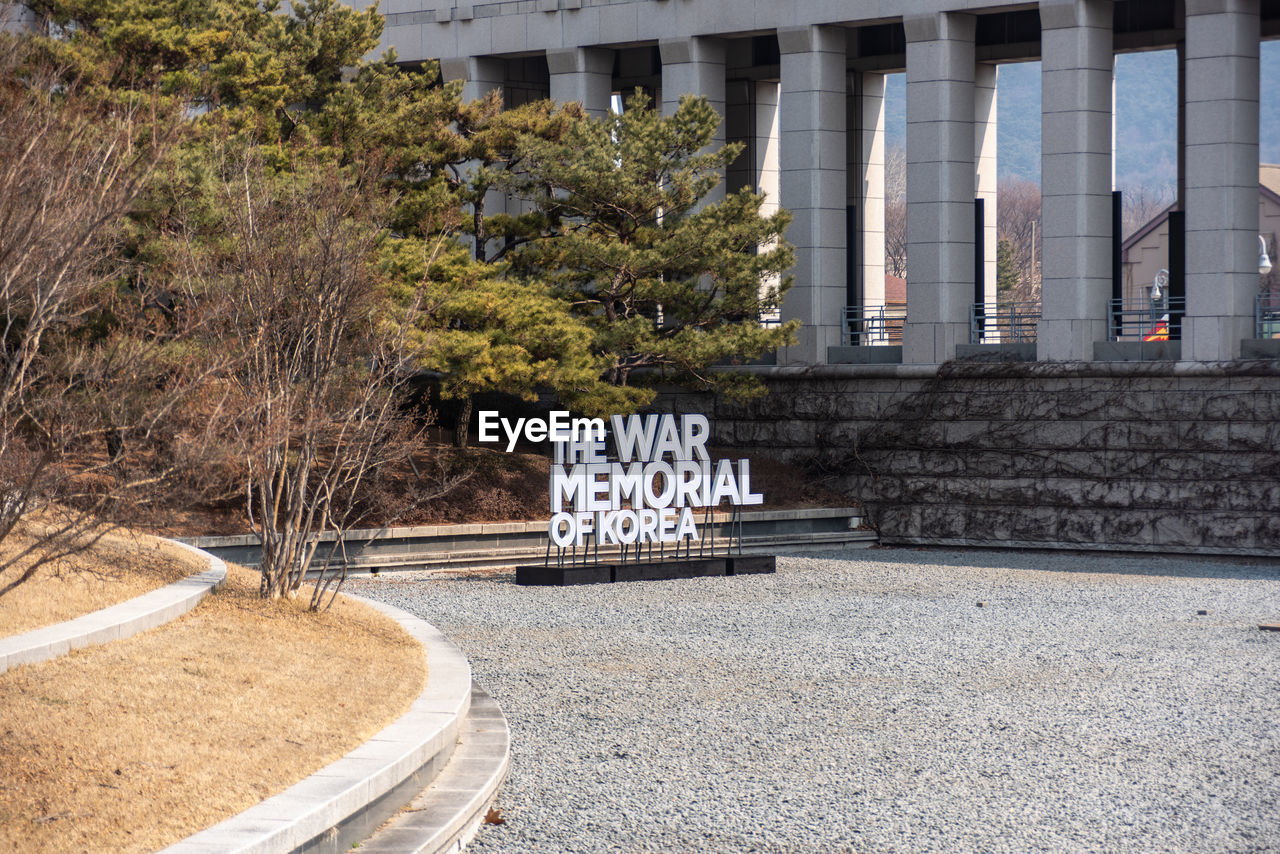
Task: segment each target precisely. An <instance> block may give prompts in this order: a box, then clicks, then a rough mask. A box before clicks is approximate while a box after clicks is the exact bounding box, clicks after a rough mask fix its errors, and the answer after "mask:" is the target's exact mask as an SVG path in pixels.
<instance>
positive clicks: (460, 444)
mask: <svg viewBox="0 0 1280 854" xmlns="http://www.w3.org/2000/svg"><path fill="white" fill-rule="evenodd" d="M471 406H472V399H471V395H467V396H466V397H464V398H463V399H462V408H461V409H459V410H458V420H457V421H455V422H454V423H453V446H454V447H455V448H465V447H466V446H467V427H468V426H470V424H471Z"/></svg>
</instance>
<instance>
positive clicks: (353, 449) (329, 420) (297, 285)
mask: <svg viewBox="0 0 1280 854" xmlns="http://www.w3.org/2000/svg"><path fill="white" fill-rule="evenodd" d="M224 178H225V181H224V183H223V185H222V190H221V195H222V202H223V203H224V204H225V206H226V222H227V228H228V231H229V237H230V239H231V241H230V246H229V249H228V250H227V252H226V253H225V254H224V255H223V256H222V257H220V258H218V259H217V260H216V261H214V262H213V263H212V265H211V267H210V271H209V274H210V276H211V278H212V279H213V280H214V281H216V282H218V283H220V286H221V289H222V291H223V293H224V294H225V295H226V296H227V298H228V299H229V300H230V309H229V313H228V315H227V323H226V328H225V329H224V330H223V331H222V333H221V336H220V337H219V339H218V342H220V343H221V346H226V347H229V348H231V349H233V350H234V351H235V352H236V354H237V357H238V359H237V368H236V370H234V371H233V372H232V373H231V374H230V377H229V382H230V386H231V389H232V395H233V398H234V399H235V401H236V402H237V404H238V406H237V408H238V411H237V412H236V413H235V417H234V418H233V419H228V421H227V422H226V430H227V435H228V437H230V439H231V441H232V443H233V447H234V448H235V451H236V453H239V454H241V455H242V456H243V459H244V460H245V463H246V465H247V470H248V476H247V480H246V483H245V490H246V498H247V508H248V514H249V521H250V525H251V528H252V530H253V532H254V533H255V534H256V535H257V536H258V537H259V538H260V539H261V541H262V561H261V573H262V581H261V592H262V595H263V596H267V597H271V598H277V597H280V596H294V595H296V594H297V592H298V590H299V589H300V588H301V586H302V584H303V582H304V580H305V579H306V576H307V574H308V572H314V573H315V574H316V579H315V585H314V587H313V589H312V593H311V602H310V607H311V608H312V609H321V608H325V607H328V604H329V603H331V602H332V601H333V596H336V595H337V592H338V589H339V588H340V587H341V585H342V581H343V579H344V578H345V561H344V560H342V559H341V556H340V555H337V556H335V555H333V554H332V553H331V552H329V551H325V552H324V553H323V554H322V555H321V556H320V558H317V550H318V547H319V545H320V537H319V535H320V533H321V532H335V533H336V535H337V537H338V540H339V542H340V541H341V538H342V535H343V534H344V533H345V532H346V531H348V530H350V528H351V527H352V525H353V523H354V522H355V521H357V519H358V498H359V494H360V491H361V488H362V486H363V485H365V484H366V482H367V481H368V480H369V479H370V478H371V477H372V476H374V475H375V474H376V473H377V472H378V471H379V470H381V469H382V468H383V467H385V466H388V465H391V464H393V463H399V462H407V461H408V460H409V459H410V458H411V455H412V453H413V452H414V451H415V450H416V449H417V448H418V439H419V431H418V430H417V428H415V427H414V425H413V423H412V421H411V420H410V419H408V418H407V417H406V416H404V415H403V414H402V409H401V402H402V394H401V392H402V386H403V383H404V381H405V374H404V373H403V372H402V371H401V366H402V348H401V346H400V345H401V342H400V340H399V339H398V334H399V333H397V332H396V331H395V328H394V325H393V324H389V323H387V322H386V318H385V316H384V314H383V305H382V302H381V291H380V289H379V285H380V283H379V281H378V279H377V275H376V270H375V264H374V261H375V257H374V256H375V252H376V250H377V248H378V246H379V244H380V242H381V241H383V240H385V239H387V232H386V230H385V229H384V228H383V227H382V224H383V223H384V222H385V221H386V217H387V215H388V213H389V209H390V201H389V200H388V199H387V198H386V197H385V194H384V192H383V191H382V190H381V189H379V188H378V181H377V170H376V168H373V167H369V168H367V169H364V170H360V171H358V172H356V173H354V174H343V173H341V172H339V171H338V170H337V168H336V167H304V166H298V167H297V169H296V171H294V172H290V173H286V174H284V175H272V174H270V172H269V171H268V170H267V169H265V168H264V167H263V166H262V165H261V164H260V162H259V161H258V159H257V157H256V156H255V154H254V153H253V152H252V151H250V152H249V153H247V154H246V155H245V156H243V157H237V158H233V159H230V160H228V161H227V162H226V165H225V169H224ZM326 594H329V595H328V597H327V598H326Z"/></svg>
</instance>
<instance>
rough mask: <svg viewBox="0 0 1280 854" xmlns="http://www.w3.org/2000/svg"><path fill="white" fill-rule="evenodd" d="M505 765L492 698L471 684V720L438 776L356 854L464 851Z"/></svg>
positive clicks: (503, 724)
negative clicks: (450, 757) (406, 808)
mask: <svg viewBox="0 0 1280 854" xmlns="http://www.w3.org/2000/svg"><path fill="white" fill-rule="evenodd" d="M510 765H511V733H510V731H509V729H508V728H507V719H506V718H505V717H503V714H502V710H501V709H500V708H498V704H497V703H496V702H495V701H494V699H493V698H492V697H490V696H489V695H488V693H486V692H485V690H484V689H483V688H481V687H480V686H479V685H477V684H476V683H474V682H473V683H471V714H469V715H468V716H467V722H466V726H465V727H463V733H462V737H461V738H460V739H459V741H458V749H457V750H456V751H455V752H454V754H453V759H451V760H450V761H449V764H448V765H447V766H445V769H444V770H443V771H442V772H441V773H440V776H439V777H437V778H436V779H435V782H433V783H432V784H431V785H430V786H428V787H427V788H426V789H424V790H423V791H422V793H421V794H419V795H418V797H416V798H414V800H413V802H412V803H410V804H409V808H408V810H406V811H404V812H401V813H400V814H399V815H397V816H396V817H395V818H393V819H392V820H391V821H389V822H387V824H385V825H384V826H383V827H382V828H380V829H379V830H378V832H377V833H375V834H374V835H373V836H371V837H369V838H368V839H367V840H365V841H364V842H362V843H360V846H359V848H358V849H357V850H358V851H360V852H361V854H442V853H443V852H446V851H447V852H457V851H461V850H462V849H463V848H465V847H466V845H467V843H468V842H470V841H471V839H472V838H473V837H474V836H475V833H476V831H477V830H478V829H479V828H480V822H481V821H483V820H484V816H485V813H486V812H487V810H488V807H489V804H491V803H492V802H493V798H494V796H495V795H496V794H497V793H498V787H499V786H501V785H502V781H503V780H505V779H506V776H507V769H508V768H509V767H510Z"/></svg>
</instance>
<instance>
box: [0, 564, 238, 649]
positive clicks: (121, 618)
mask: <svg viewBox="0 0 1280 854" xmlns="http://www.w3.org/2000/svg"><path fill="white" fill-rule="evenodd" d="M167 542H170V543H173V544H174V545H176V546H181V547H182V548H184V549H186V550H187V551H189V552H192V553H193V554H196V555H199V556H200V557H202V558H204V559H205V560H207V561H208V562H209V568H208V569H206V570H205V571H204V572H201V573H197V574H196V575H190V576H187V577H186V578H184V579H182V580H181V581H175V582H174V583H173V584H169V585H166V586H164V587H161V588H160V589H159V590H152V591H151V592H150V593H144V594H142V595H141V596H136V597H134V598H133V599H129V600H127V601H125V602H121V603H120V604H118V605H112V606H111V607H110V608H103V609H102V610H100V611H94V612H93V613H91V614H85V615H84V616H83V617H77V618H76V619H74V620H68V621H66V622H65V623H55V624H54V625H52V626H45V627H44V628H42V629H34V630H32V631H29V632H24V633H23V634H20V635H14V636H13V637H9V638H2V639H0V673H4V672H5V671H6V670H8V669H9V668H11V667H16V666H17V665H19V664H34V663H36V662H40V661H48V660H49V659H51V658H57V657H58V656H60V655H66V654H67V653H68V652H70V651H71V650H73V649H79V648H80V647H84V646H92V645H93V644H97V643H107V642H108V641H113V640H119V639H121V638H127V637H130V636H132V635H136V634H137V633H138V632H141V631H146V630H147V629H151V628H155V627H156V626H159V625H162V624H164V623H167V622H169V621H170V620H174V619H177V618H178V617H180V616H182V615H183V614H185V613H187V612H188V611H190V610H191V609H192V608H194V607H195V606H196V605H197V604H198V603H199V602H200V600H201V599H203V598H204V597H205V595H206V594H207V593H208V592H209V591H210V590H212V589H214V588H215V587H217V586H218V585H219V584H221V583H222V582H223V581H225V580H226V577H227V565H226V564H225V563H223V562H222V560H221V559H220V558H216V557H214V556H213V555H211V554H209V553H208V552H206V551H201V550H200V549H198V548H196V547H195V546H190V545H187V544H186V543H180V542H178V541H177V540H167Z"/></svg>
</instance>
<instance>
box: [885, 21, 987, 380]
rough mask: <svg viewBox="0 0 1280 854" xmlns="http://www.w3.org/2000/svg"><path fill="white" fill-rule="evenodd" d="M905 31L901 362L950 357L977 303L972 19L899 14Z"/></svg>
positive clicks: (963, 337)
mask: <svg viewBox="0 0 1280 854" xmlns="http://www.w3.org/2000/svg"><path fill="white" fill-rule="evenodd" d="M903 25H904V26H905V28H906V33H907V323H906V326H905V328H904V329H903V333H902V360H903V362H905V363H915V364H928V363H939V362H945V361H948V360H950V359H952V358H954V357H955V354H956V344H958V343H967V342H968V340H969V305H970V303H972V302H973V240H974V230H973V193H974V159H973V116H974V87H973V84H974V74H975V65H976V63H975V60H974V42H973V38H974V29H975V24H974V18H973V16H972V15H962V14H952V13H939V14H927V15H918V16H913V17H908V18H905V19H904V20H903Z"/></svg>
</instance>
